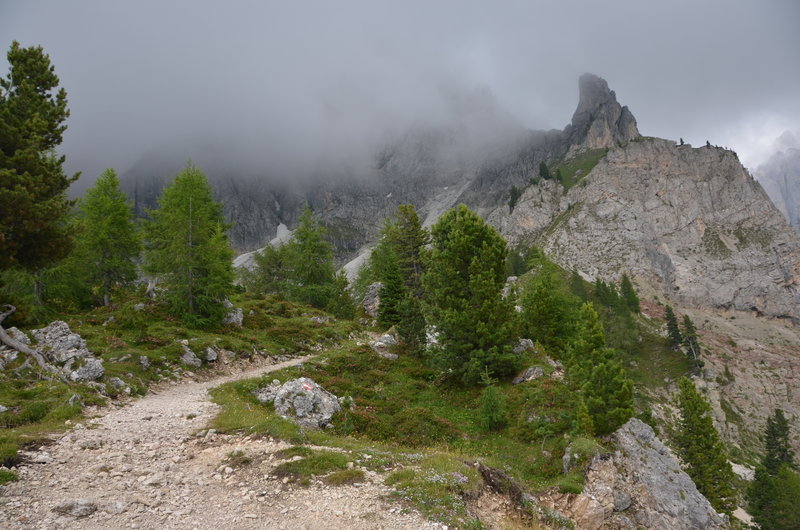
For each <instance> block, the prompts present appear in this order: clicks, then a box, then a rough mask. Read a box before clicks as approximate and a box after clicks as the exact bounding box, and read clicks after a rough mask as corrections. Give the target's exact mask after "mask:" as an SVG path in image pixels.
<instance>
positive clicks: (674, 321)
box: [664, 305, 683, 349]
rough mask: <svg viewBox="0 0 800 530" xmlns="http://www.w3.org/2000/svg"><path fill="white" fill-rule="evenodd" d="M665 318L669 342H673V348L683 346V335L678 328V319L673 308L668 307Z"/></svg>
mask: <svg viewBox="0 0 800 530" xmlns="http://www.w3.org/2000/svg"><path fill="white" fill-rule="evenodd" d="M664 317H665V318H666V320H667V335H668V336H669V340H670V341H671V342H672V347H673V348H676V349H677V348H679V347H680V346H681V344H683V335H681V330H680V328H679V327H678V318H677V317H676V316H675V312H674V311H673V310H672V306H670V305H668V306H667V308H666V309H665V311H664Z"/></svg>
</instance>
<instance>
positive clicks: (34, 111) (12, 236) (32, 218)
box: [0, 41, 78, 270]
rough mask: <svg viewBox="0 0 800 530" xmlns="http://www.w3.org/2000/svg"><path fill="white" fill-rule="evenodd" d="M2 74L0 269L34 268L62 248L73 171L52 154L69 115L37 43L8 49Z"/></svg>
mask: <svg viewBox="0 0 800 530" xmlns="http://www.w3.org/2000/svg"><path fill="white" fill-rule="evenodd" d="M7 58H8V63H9V65H10V69H9V73H8V76H7V77H6V78H4V79H0V190H2V193H0V269H6V268H9V267H11V266H15V265H19V266H21V267H24V268H27V269H30V270H38V269H40V268H42V267H45V266H47V265H49V264H51V263H53V262H55V261H58V260H59V259H61V258H63V257H64V256H66V255H67V253H68V252H69V251H70V250H71V237H70V232H69V227H68V224H67V223H66V222H65V220H66V218H67V214H68V213H69V210H70V208H71V207H72V201H69V200H67V195H66V191H67V188H68V187H69V185H70V183H72V182H73V181H74V180H76V179H77V178H78V175H74V176H72V177H68V176H67V175H66V174H65V173H64V169H63V164H64V157H63V156H58V154H57V153H56V147H58V146H59V144H61V141H62V137H63V134H64V131H65V130H66V128H67V126H66V125H65V124H64V122H65V121H66V119H67V117H69V109H68V108H67V93H66V91H65V90H64V89H63V88H59V86H58V84H59V79H58V76H57V75H56V74H55V68H54V67H53V65H52V64H50V57H49V56H48V55H47V54H45V53H44V50H43V49H42V48H41V47H40V46H36V47H30V48H23V47H22V46H20V44H19V42H17V41H14V42H13V43H12V44H11V49H10V50H9V51H8V55H7Z"/></svg>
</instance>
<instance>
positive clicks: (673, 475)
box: [539, 418, 728, 530]
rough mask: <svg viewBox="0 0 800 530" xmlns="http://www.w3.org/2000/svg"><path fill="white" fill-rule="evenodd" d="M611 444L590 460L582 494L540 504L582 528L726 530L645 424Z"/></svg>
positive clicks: (555, 494) (634, 422)
mask: <svg viewBox="0 0 800 530" xmlns="http://www.w3.org/2000/svg"><path fill="white" fill-rule="evenodd" d="M611 439H612V441H613V442H614V443H615V445H616V451H615V452H614V453H613V454H604V455H598V456H595V457H594V458H592V460H591V462H590V463H589V465H588V467H587V468H586V471H585V479H584V488H583V492H582V493H580V494H577V495H576V494H571V493H561V492H559V491H557V490H549V491H548V492H546V493H544V494H541V495H539V500H540V502H542V503H543V504H545V505H547V506H549V507H551V508H553V509H556V510H558V511H560V512H562V513H564V514H566V515H567V516H568V517H569V518H570V519H572V520H573V521H574V522H575V523H576V525H577V526H578V527H579V528H586V529H594V528H655V529H670V530H671V529H686V530H689V529H694V528H704V529H716V528H726V527H727V526H728V522H727V520H726V517H725V516H722V515H720V514H718V513H717V512H716V511H715V510H714V508H713V507H712V506H711V503H709V502H708V500H707V499H706V498H705V497H704V496H703V495H702V494H701V493H700V492H699V491H697V487H696V486H695V484H694V482H692V479H691V478H689V475H687V474H686V473H685V472H684V471H683V470H682V469H681V467H680V464H679V463H678V459H677V458H676V457H675V455H674V454H673V453H672V451H670V449H669V448H668V447H666V446H665V445H664V444H663V443H662V442H661V440H659V439H658V438H657V437H656V435H655V433H654V432H653V429H652V428H650V426H649V425H647V424H645V423H643V422H642V421H640V420H638V419H636V418H632V419H630V420H628V422H627V423H626V424H625V425H623V426H622V427H620V428H619V430H617V431H616V432H615V433H613V434H612V435H611ZM569 464H571V462H570V463H569ZM565 467H568V463H567V462H565ZM569 467H571V465H570V466H569Z"/></svg>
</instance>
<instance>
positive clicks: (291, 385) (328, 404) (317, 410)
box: [274, 377, 341, 429]
mask: <svg viewBox="0 0 800 530" xmlns="http://www.w3.org/2000/svg"><path fill="white" fill-rule="evenodd" d="M274 403H275V411H276V412H277V413H278V414H280V415H281V416H283V417H284V418H289V419H291V420H293V421H295V422H296V423H297V424H299V425H300V426H301V427H306V428H309V429H320V428H322V427H325V426H327V425H328V424H330V422H331V418H332V417H333V415H334V414H336V413H337V412H339V410H340V409H341V407H340V405H339V400H338V399H337V398H336V396H334V395H333V394H331V393H330V392H328V391H327V390H325V389H324V388H322V387H321V386H319V385H318V384H317V383H315V382H314V381H312V380H311V379H309V378H307V377H301V378H299V379H292V380H291V381H287V382H285V383H284V384H283V385H282V386H281V387H280V389H279V390H278V392H277V393H276V394H275V400H274Z"/></svg>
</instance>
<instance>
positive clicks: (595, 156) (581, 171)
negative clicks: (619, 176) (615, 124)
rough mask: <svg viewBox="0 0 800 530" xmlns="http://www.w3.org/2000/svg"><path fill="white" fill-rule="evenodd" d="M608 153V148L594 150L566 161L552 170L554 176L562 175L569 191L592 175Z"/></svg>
mask: <svg viewBox="0 0 800 530" xmlns="http://www.w3.org/2000/svg"><path fill="white" fill-rule="evenodd" d="M607 153H608V149H607V148H603V149H593V150H591V151H587V152H586V153H583V154H580V155H578V156H576V157H574V158H571V159H569V160H564V161H562V162H561V163H559V164H558V165H557V166H556V167H555V168H553V169H552V173H553V174H554V175H558V174H559V172H560V174H561V184H563V185H564V189H565V190H569V189H570V188H571V187H572V186H574V185H575V184H577V183H578V182H579V181H580V180H581V179H582V178H583V177H585V176H586V175H588V174H589V173H591V171H592V170H593V169H594V167H595V166H596V165H597V163H598V162H600V160H602V159H603V157H605V156H606V154H607Z"/></svg>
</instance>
